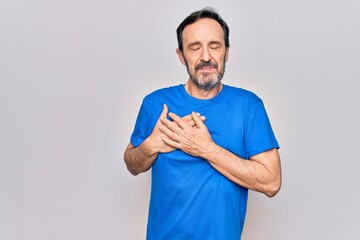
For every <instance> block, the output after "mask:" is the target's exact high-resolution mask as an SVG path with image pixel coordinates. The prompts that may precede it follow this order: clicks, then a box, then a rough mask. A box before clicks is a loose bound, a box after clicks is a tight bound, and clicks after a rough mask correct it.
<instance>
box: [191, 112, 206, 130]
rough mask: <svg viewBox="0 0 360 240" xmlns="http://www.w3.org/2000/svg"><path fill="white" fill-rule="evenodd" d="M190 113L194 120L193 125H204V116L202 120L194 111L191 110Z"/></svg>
mask: <svg viewBox="0 0 360 240" xmlns="http://www.w3.org/2000/svg"><path fill="white" fill-rule="evenodd" d="M191 115H192V118H193V120H194V122H195V126H197V127H199V128H200V127H203V126H205V124H204V123H203V121H205V116H203V119H204V120H202V118H201V116H198V115H197V114H196V113H195V112H192V113H191Z"/></svg>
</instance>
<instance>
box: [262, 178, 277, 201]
mask: <svg viewBox="0 0 360 240" xmlns="http://www.w3.org/2000/svg"><path fill="white" fill-rule="evenodd" d="M280 188H281V177H279V178H278V179H276V180H275V181H273V182H271V183H269V184H268V185H267V187H266V190H265V191H264V194H265V195H266V196H267V197H269V198H272V197H275V196H276V194H277V193H278V192H279V191H280Z"/></svg>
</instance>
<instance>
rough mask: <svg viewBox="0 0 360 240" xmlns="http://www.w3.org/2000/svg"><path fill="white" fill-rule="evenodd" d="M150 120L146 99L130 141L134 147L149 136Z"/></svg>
mask: <svg viewBox="0 0 360 240" xmlns="http://www.w3.org/2000/svg"><path fill="white" fill-rule="evenodd" d="M148 121H149V111H148V110H147V107H146V103H145V101H143V102H142V104H141V107H140V110H139V113H138V116H137V119H136V123H135V127H134V131H133V133H132V134H131V138H130V142H131V144H132V145H133V146H134V147H138V146H139V145H140V144H141V143H142V142H143V141H144V140H145V139H146V138H147V137H148V125H149V124H148Z"/></svg>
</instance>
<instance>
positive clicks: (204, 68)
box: [199, 67, 215, 71]
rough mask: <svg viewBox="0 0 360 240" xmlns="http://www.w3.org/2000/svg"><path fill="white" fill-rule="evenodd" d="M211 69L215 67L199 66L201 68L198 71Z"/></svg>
mask: <svg viewBox="0 0 360 240" xmlns="http://www.w3.org/2000/svg"><path fill="white" fill-rule="evenodd" d="M213 69H215V68H214V67H201V68H199V70H200V71H211V70H213Z"/></svg>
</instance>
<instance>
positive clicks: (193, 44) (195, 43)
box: [188, 41, 200, 48]
mask: <svg viewBox="0 0 360 240" xmlns="http://www.w3.org/2000/svg"><path fill="white" fill-rule="evenodd" d="M195 45H200V42H199V41H197V42H192V43H189V44H188V48H191V47H193V46H195Z"/></svg>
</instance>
